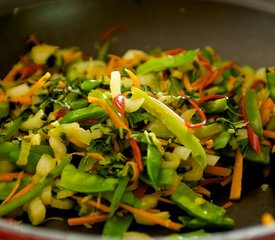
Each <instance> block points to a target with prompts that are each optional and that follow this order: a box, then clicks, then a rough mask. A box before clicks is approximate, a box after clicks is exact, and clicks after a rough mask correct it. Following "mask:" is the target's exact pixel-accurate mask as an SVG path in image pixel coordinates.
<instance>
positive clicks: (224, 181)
mask: <svg viewBox="0 0 275 240" xmlns="http://www.w3.org/2000/svg"><path fill="white" fill-rule="evenodd" d="M230 182H232V175H230V176H229V177H227V178H225V179H224V180H223V181H221V183H220V184H221V185H222V186H223V187H224V186H225V185H227V184H229V183H230Z"/></svg>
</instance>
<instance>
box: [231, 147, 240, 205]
mask: <svg viewBox="0 0 275 240" xmlns="http://www.w3.org/2000/svg"><path fill="white" fill-rule="evenodd" d="M242 174H243V155H242V154H241V152H240V150H237V151H236V157H235V164H234V170H233V176H232V184H231V189H230V196H229V199H230V200H238V199H240V197H241V191H242Z"/></svg>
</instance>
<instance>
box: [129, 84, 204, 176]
mask: <svg viewBox="0 0 275 240" xmlns="http://www.w3.org/2000/svg"><path fill="white" fill-rule="evenodd" d="M132 94H133V96H134V97H136V98H138V97H139V98H144V102H143V104H142V107H143V108H144V109H145V110H146V111H147V112H149V113H150V114H152V115H154V116H155V117H156V118H157V119H159V120H160V121H161V122H162V124H163V125H165V126H166V127H167V129H168V130H169V131H170V132H171V133H172V134H173V135H175V136H176V137H177V139H178V141H179V143H180V144H182V145H184V146H185V147H187V148H189V149H190V150H191V151H192V158H193V161H192V169H191V170H190V171H188V172H186V173H185V174H184V175H183V180H184V181H197V180H199V179H201V178H202V175H203V170H204V168H205V166H206V164H207V161H206V155H205V152H204V149H203V147H202V145H201V144H200V143H199V140H198V139H197V138H196V137H195V136H194V135H193V134H192V132H191V131H190V129H188V128H187V127H186V125H185V123H184V120H183V119H182V118H181V117H180V116H179V115H177V114H176V113H175V112H174V111H172V110H171V109H170V108H169V107H167V106H166V105H164V104H163V103H162V102H160V101H158V100H157V99H155V98H152V97H150V96H148V95H147V94H146V93H145V92H143V91H142V90H140V89H138V88H135V87H133V88H132Z"/></svg>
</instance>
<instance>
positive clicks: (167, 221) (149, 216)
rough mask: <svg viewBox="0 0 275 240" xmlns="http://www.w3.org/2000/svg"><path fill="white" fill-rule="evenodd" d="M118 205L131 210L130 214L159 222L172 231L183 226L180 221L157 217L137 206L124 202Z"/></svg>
mask: <svg viewBox="0 0 275 240" xmlns="http://www.w3.org/2000/svg"><path fill="white" fill-rule="evenodd" d="M119 206H120V207H122V208H124V209H126V210H127V211H129V212H131V213H132V214H136V215H138V216H140V217H143V218H146V219H147V220H149V221H151V222H154V223H156V224H159V225H161V226H163V227H166V228H168V229H171V230H174V231H179V230H180V229H181V228H182V227H184V225H183V224H181V223H176V222H173V221H171V220H170V219H162V218H159V217H157V216H155V215H154V214H152V213H149V212H146V211H144V210H141V209H138V208H134V207H131V206H129V205H127V204H124V203H120V204H119Z"/></svg>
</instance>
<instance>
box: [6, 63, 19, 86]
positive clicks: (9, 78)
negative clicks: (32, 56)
mask: <svg viewBox="0 0 275 240" xmlns="http://www.w3.org/2000/svg"><path fill="white" fill-rule="evenodd" d="M21 68H22V65H21V64H19V63H17V64H15V65H14V66H13V67H12V69H11V70H10V71H9V72H8V74H7V75H6V76H5V77H4V79H3V81H4V82H10V81H12V80H13V79H14V77H15V76H16V74H17V73H18V71H19V69H21Z"/></svg>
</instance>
